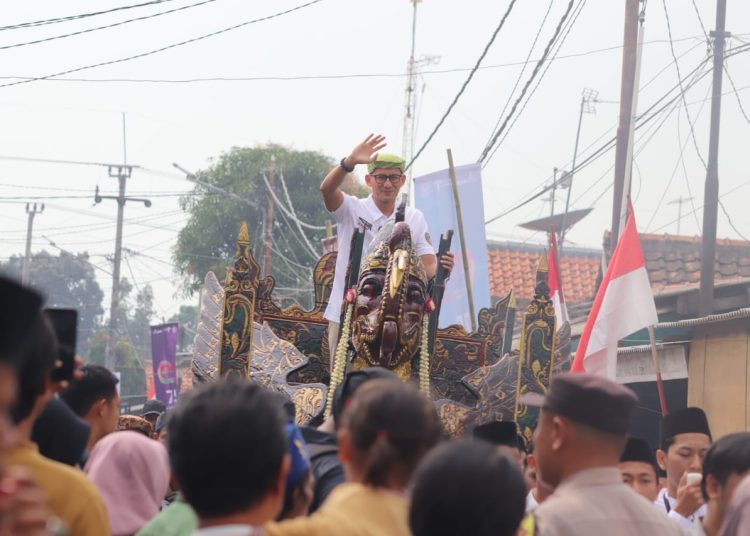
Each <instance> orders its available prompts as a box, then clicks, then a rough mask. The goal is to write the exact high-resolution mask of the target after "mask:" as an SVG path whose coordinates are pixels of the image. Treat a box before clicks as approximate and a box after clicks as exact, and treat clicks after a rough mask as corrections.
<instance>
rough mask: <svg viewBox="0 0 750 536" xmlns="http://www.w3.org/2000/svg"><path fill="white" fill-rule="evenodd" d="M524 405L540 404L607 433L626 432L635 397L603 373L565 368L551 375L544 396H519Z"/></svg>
mask: <svg viewBox="0 0 750 536" xmlns="http://www.w3.org/2000/svg"><path fill="white" fill-rule="evenodd" d="M521 402H522V403H523V404H526V405H528V406H540V407H543V408H544V409H547V410H549V411H554V412H555V413H559V414H560V415H562V416H564V417H567V418H568V419H570V420H571V421H575V422H577V423H579V424H584V425H586V426H590V427H591V428H596V429H597V430H601V431H602V432H607V433H610V434H617V435H626V434H627V433H628V430H630V424H631V421H632V420H633V415H634V414H635V409H636V405H637V404H638V397H637V396H636V394H635V393H634V392H633V391H631V390H630V389H628V388H627V387H624V386H622V385H620V384H618V383H615V382H613V381H612V380H608V379H607V378H604V377H603V376H598V375H595V374H586V373H580V372H567V373H564V374H558V375H556V376H553V377H552V380H551V381H550V384H549V389H548V390H547V396H546V397H542V396H541V395H536V393H531V394H529V395H524V396H522V397H521Z"/></svg>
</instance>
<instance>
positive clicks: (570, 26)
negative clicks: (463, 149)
mask: <svg viewBox="0 0 750 536" xmlns="http://www.w3.org/2000/svg"><path fill="white" fill-rule="evenodd" d="M585 4H586V0H583V1H582V2H581V3H580V4H579V5H578V7H577V8H576V10H577V11H576V13H575V15H574V16H573V17H572V19H570V24H568V25H567V28H566V30H565V35H563V37H562V39H560V40H559V43H558V44H557V45H555V46H557V49H556V50H555V52H554V54H553V55H552V57H551V58H549V60H548V61H547V62H546V65H545V66H544V71H542V74H541V75H540V76H539V78H538V79H537V81H536V84H535V85H534V87H533V88H532V90H531V93H529V96H528V97H527V98H526V100H525V101H524V103H523V104H522V105H521V109H520V110H519V111H518V113H517V114H515V115H514V116H513V120H512V121H511V123H510V124H509V125H508V127H507V128H506V129H505V133H504V134H503V137H502V138H500V141H498V143H497V144H496V145H495V147H494V149H492V153H491V154H490V155H489V156H488V157H487V158H486V160H485V161H484V163H483V164H482V169H484V168H485V167H486V166H487V164H489V163H490V161H491V160H492V158H493V157H494V156H495V153H496V152H497V151H498V149H499V148H500V147H501V146H502V144H503V143H504V142H505V140H506V138H507V137H508V135H509V134H510V132H511V130H512V129H513V127H514V126H515V124H516V122H517V121H518V119H519V118H520V117H521V116H522V115H523V112H524V110H526V106H527V105H528V104H529V102H531V99H532V97H533V96H534V94H535V93H536V91H537V89H539V86H540V85H541V83H542V80H544V77H545V76H546V75H547V71H549V69H550V67H552V63H553V62H554V60H555V58H556V57H557V54H558V53H559V52H560V50H561V49H562V47H563V45H564V44H565V41H566V40H567V38H568V35H570V31H571V30H572V29H573V26H575V23H576V21H577V20H578V17H579V16H580V14H581V12H582V11H583V7H584V6H585Z"/></svg>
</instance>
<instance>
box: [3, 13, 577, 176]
mask: <svg viewBox="0 0 750 536" xmlns="http://www.w3.org/2000/svg"><path fill="white" fill-rule="evenodd" d="M571 1H572V0H571ZM515 4H516V0H510V3H509V4H508V8H507V9H506V10H505V13H504V14H503V17H502V18H501V19H500V22H499V23H498V25H497V27H496V28H495V31H494V32H492V36H491V37H490V40H489V41H488V42H487V44H486V45H485V46H484V50H482V53H481V54H480V55H479V58H478V59H477V61H476V63H475V64H474V67H473V68H472V70H471V71H470V72H469V76H468V77H466V80H464V83H463V84H462V85H461V88H460V89H459V90H458V93H457V94H456V96H455V97H454V98H453V101H452V102H451V103H450V105H449V106H448V109H447V110H446V111H445V113H444V114H443V116H442V117H441V118H440V121H438V123H437V125H435V128H434V129H432V132H431V133H430V135H429V136H427V139H426V140H425V142H424V143H423V144H422V146H421V147H420V148H419V150H418V151H417V153H416V154H415V155H414V157H413V158H412V159H411V162H409V163H408V164H407V166H406V168H405V170H404V171H406V170H407V169H409V168H410V167H411V165H412V164H413V163H414V162H415V161H416V160H417V158H419V156H420V155H421V154H422V152H423V151H424V150H425V148H426V147H427V146H428V145H429V144H430V142H431V141H432V138H433V137H435V134H436V133H437V131H438V130H440V127H441V126H443V123H444V122H445V120H446V119H447V118H448V115H450V113H451V111H452V110H453V108H454V107H455V106H456V103H457V102H458V99H460V98H461V95H463V93H464V91H465V90H466V87H467V86H468V85H469V82H471V79H472V78H474V75H475V74H476V72H477V69H478V68H479V66H480V65H481V64H482V60H484V58H485V56H486V55H487V52H489V50H490V47H491V46H492V44H493V43H494V42H495V38H496V37H497V34H499V33H500V30H501V29H502V28H503V26H504V25H505V21H506V20H507V19H508V16H509V15H510V12H511V11H513V6H515ZM0 87H2V86H0Z"/></svg>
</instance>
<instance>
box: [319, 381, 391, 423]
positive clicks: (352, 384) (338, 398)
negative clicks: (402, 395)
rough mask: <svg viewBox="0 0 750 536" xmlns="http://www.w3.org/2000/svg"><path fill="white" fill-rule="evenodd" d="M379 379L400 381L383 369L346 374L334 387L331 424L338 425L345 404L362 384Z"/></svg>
mask: <svg viewBox="0 0 750 536" xmlns="http://www.w3.org/2000/svg"><path fill="white" fill-rule="evenodd" d="M379 379H383V380H396V381H400V380H399V379H398V376H396V375H395V374H394V373H393V372H391V371H390V370H388V369H386V368H383V367H370V368H366V369H364V370H357V371H354V372H350V373H349V374H347V375H346V377H345V378H344V381H342V382H341V383H340V384H339V385H338V386H336V390H335V391H334V392H333V403H332V404H331V412H332V413H333V422H335V423H338V422H339V421H340V420H341V414H342V413H344V409H345V408H346V404H347V402H349V400H351V398H352V396H353V395H354V392H355V391H356V390H357V389H359V388H360V386H361V385H362V384H363V383H365V382H368V381H370V380H379Z"/></svg>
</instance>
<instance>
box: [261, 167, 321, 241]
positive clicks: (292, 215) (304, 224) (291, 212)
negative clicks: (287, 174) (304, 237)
mask: <svg viewBox="0 0 750 536" xmlns="http://www.w3.org/2000/svg"><path fill="white" fill-rule="evenodd" d="M279 177H280V178H281V184H282V186H283V187H284V194H286V198H287V202H288V203H289V208H287V207H286V206H285V205H284V204H283V203H282V202H281V201H280V200H279V198H278V197H277V196H276V193H275V192H274V191H273V189H272V188H271V183H269V182H268V178H267V177H266V175H265V174H263V182H265V184H266V188H267V189H268V191H269V193H270V194H271V198H272V199H273V202H274V203H275V204H276V206H277V207H279V208H280V209H281V210H282V211H283V212H284V214H286V215H287V216H288V217H289V218H291V219H292V220H294V221H295V222H296V223H298V224H299V225H301V226H302V227H306V228H307V229H314V230H317V231H325V230H326V226H325V225H313V224H311V223H307V222H305V221H302V220H300V219H298V218H297V216H296V213H295V212H294V207H293V206H292V200H291V199H290V198H289V192H288V191H287V189H286V183H285V182H284V178H283V173H282V172H281V171H280V172H279Z"/></svg>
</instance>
